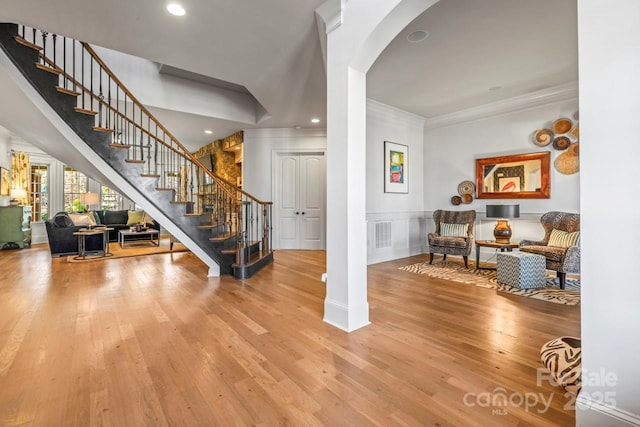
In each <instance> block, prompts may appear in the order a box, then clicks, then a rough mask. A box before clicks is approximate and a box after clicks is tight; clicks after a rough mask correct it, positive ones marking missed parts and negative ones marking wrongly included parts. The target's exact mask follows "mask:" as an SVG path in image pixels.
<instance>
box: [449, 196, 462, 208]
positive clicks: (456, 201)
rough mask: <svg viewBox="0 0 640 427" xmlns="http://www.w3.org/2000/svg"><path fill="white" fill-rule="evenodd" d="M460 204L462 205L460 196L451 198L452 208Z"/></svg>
mask: <svg viewBox="0 0 640 427" xmlns="http://www.w3.org/2000/svg"><path fill="white" fill-rule="evenodd" d="M460 203H462V197H460V196H453V197H452V198H451V204H452V205H454V206H458V205H459V204H460Z"/></svg>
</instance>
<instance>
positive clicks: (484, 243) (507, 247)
mask: <svg viewBox="0 0 640 427" xmlns="http://www.w3.org/2000/svg"><path fill="white" fill-rule="evenodd" d="M518 246H519V243H514V242H510V243H498V242H496V241H495V240H476V270H495V268H493V267H480V248H481V247H485V248H495V249H500V252H505V251H506V252H511V251H512V250H513V249H517V248H518Z"/></svg>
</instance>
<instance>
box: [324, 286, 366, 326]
mask: <svg viewBox="0 0 640 427" xmlns="http://www.w3.org/2000/svg"><path fill="white" fill-rule="evenodd" d="M327 280H330V278H329V277H327ZM351 310H353V311H358V312H360V313H359V314H356V313H349V307H347V306H346V305H344V304H340V303H339V302H338V301H335V300H332V299H329V298H325V300H324V318H323V319H322V320H323V321H324V322H325V323H328V324H330V325H332V326H335V327H336V328H338V329H342V330H343V331H345V332H353V331H355V330H356V329H360V328H363V327H365V326H367V325H369V324H370V323H371V322H370V321H369V303H367V302H365V303H364V305H362V306H360V307H355V308H353V307H352V309H351ZM350 314H351V315H350ZM350 317H351V318H354V319H365V320H362V321H361V322H360V323H356V324H353V325H351V324H350V322H349V318H350ZM330 319H333V320H330Z"/></svg>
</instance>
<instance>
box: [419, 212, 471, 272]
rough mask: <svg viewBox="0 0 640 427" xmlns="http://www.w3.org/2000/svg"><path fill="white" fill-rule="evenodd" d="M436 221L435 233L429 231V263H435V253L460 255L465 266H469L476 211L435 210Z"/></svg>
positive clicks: (434, 218)
mask: <svg viewBox="0 0 640 427" xmlns="http://www.w3.org/2000/svg"><path fill="white" fill-rule="evenodd" d="M433 220H434V222H435V223H436V231H435V233H429V234H428V235H427V240H428V242H429V264H432V263H433V254H434V253H438V254H443V257H442V259H443V260H446V259H447V255H460V256H462V259H464V268H469V267H468V264H467V263H468V259H469V254H470V253H471V246H472V245H473V225H474V223H475V221H476V211H474V210H469V211H445V210H440V209H438V210H437V211H435V212H433Z"/></svg>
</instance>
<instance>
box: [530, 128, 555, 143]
mask: <svg viewBox="0 0 640 427" xmlns="http://www.w3.org/2000/svg"><path fill="white" fill-rule="evenodd" d="M551 141H553V132H551V131H550V130H549V129H540V130H537V131H536V133H534V134H533V143H534V144H536V145H538V146H540V147H544V146H546V145H549V144H551Z"/></svg>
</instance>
